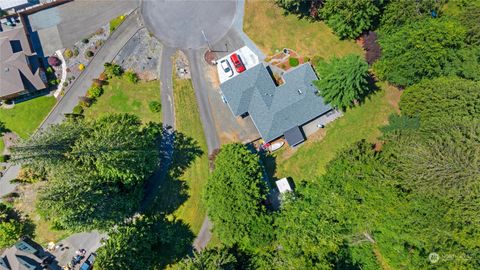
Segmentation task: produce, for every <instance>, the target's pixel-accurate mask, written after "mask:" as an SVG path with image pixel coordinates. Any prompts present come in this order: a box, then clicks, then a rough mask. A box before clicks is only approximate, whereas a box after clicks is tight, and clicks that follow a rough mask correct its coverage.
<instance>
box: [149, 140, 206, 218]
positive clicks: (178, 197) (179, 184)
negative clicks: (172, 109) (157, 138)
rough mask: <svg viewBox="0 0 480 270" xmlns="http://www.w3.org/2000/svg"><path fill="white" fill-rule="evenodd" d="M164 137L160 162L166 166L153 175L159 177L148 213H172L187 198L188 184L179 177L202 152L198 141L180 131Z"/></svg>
mask: <svg viewBox="0 0 480 270" xmlns="http://www.w3.org/2000/svg"><path fill="white" fill-rule="evenodd" d="M165 136H167V137H165ZM164 138H166V139H164V141H166V142H167V143H166V145H165V146H164V147H163V149H164V151H163V155H162V156H163V157H162V161H161V163H162V167H163V166H166V167H163V168H160V172H159V173H158V174H157V173H156V174H155V175H154V177H161V178H160V179H156V180H155V181H158V183H159V186H158V187H157V192H156V194H155V196H153V197H152V198H151V204H150V206H149V207H148V208H147V209H146V212H147V213H150V214H153V213H158V214H163V215H168V214H172V213H173V212H175V210H176V209H178V207H180V206H181V205H182V204H183V203H184V202H185V201H186V200H188V198H189V195H188V185H187V184H186V182H185V181H183V180H181V179H180V177H181V176H182V175H183V173H184V172H185V170H186V169H188V168H189V167H190V166H191V165H192V164H193V162H194V161H195V159H197V158H198V157H200V156H201V155H202V154H203V151H202V149H201V148H200V146H199V144H198V142H197V141H196V140H195V139H193V138H191V137H188V136H186V135H185V134H183V133H181V132H178V131H174V132H171V133H168V134H165V135H164Z"/></svg>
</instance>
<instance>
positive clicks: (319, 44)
mask: <svg viewBox="0 0 480 270" xmlns="http://www.w3.org/2000/svg"><path fill="white" fill-rule="evenodd" d="M244 30H245V33H247V35H248V36H249V37H250V38H251V39H252V40H253V41H254V42H255V44H257V46H259V47H260V49H261V50H262V51H263V52H264V53H266V54H267V55H273V54H274V53H276V52H277V51H280V50H281V49H283V48H285V47H287V48H290V49H292V50H295V51H297V52H298V53H300V55H302V56H309V57H312V56H315V55H318V56H321V57H323V58H324V59H328V58H330V57H332V56H337V57H341V56H344V55H346V54H350V53H355V54H359V55H361V54H363V50H362V49H361V48H360V46H358V45H357V44H356V43H355V42H354V41H348V40H340V39H339V38H338V37H337V36H336V35H335V34H334V33H333V32H332V30H331V29H330V28H329V27H328V26H327V25H326V24H325V23H323V22H310V21H308V20H305V19H299V18H298V17H297V16H295V15H284V10H283V9H282V8H280V7H278V6H277V5H275V3H274V2H273V1H272V0H265V1H257V0H247V1H246V6H245V21H244Z"/></svg>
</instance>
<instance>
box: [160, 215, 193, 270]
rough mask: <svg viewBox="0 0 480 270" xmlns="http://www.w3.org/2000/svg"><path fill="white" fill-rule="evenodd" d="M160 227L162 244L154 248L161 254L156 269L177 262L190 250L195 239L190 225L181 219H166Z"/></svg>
mask: <svg viewBox="0 0 480 270" xmlns="http://www.w3.org/2000/svg"><path fill="white" fill-rule="evenodd" d="M163 226H164V228H162V234H163V238H164V239H166V240H167V241H165V243H164V244H162V245H161V246H159V247H158V249H156V250H157V251H158V253H156V254H161V256H157V258H158V261H159V262H158V266H159V268H158V269H165V268H166V267H167V266H168V265H171V264H173V263H175V262H178V261H180V260H182V259H183V258H185V256H187V255H189V254H190V253H191V251H192V242H193V240H194V239H195V235H194V234H193V232H192V230H191V229H190V226H189V225H188V224H186V223H185V222H183V221H181V220H173V221H166V222H165V223H164V224H163Z"/></svg>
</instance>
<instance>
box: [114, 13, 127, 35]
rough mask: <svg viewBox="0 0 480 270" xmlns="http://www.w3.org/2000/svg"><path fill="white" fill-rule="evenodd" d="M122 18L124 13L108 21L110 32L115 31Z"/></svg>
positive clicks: (123, 18)
mask: <svg viewBox="0 0 480 270" xmlns="http://www.w3.org/2000/svg"><path fill="white" fill-rule="evenodd" d="M124 20H125V15H120V16H118V17H116V18H115V19H113V20H111V21H110V32H113V31H115V30H116V29H117V28H118V27H119V26H120V24H122V22H123V21H124Z"/></svg>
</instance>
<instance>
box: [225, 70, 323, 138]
mask: <svg viewBox="0 0 480 270" xmlns="http://www.w3.org/2000/svg"><path fill="white" fill-rule="evenodd" d="M283 79H284V81H285V83H284V84H283V85H280V86H278V87H277V86H276V85H275V83H274V81H273V78H272V76H271V75H270V73H269V69H268V67H265V66H264V65H263V64H259V65H257V66H255V67H253V68H251V69H249V70H247V71H245V72H244V73H242V74H240V75H239V76H236V77H234V78H232V79H230V80H228V81H226V82H224V83H223V84H221V85H220V88H221V90H222V92H223V95H224V96H225V98H226V100H227V102H228V106H229V107H230V109H231V110H232V112H233V114H234V115H235V116H239V115H242V114H243V113H246V112H248V113H249V114H250V116H251V117H252V120H253V122H254V123H255V126H256V127H257V129H258V131H259V132H260V135H261V136H262V138H263V139H264V140H266V141H271V140H273V139H276V138H278V137H280V136H282V135H283V134H284V133H285V132H286V131H287V130H290V129H291V128H293V127H296V126H301V125H303V124H305V123H307V122H309V121H310V120H313V119H314V118H316V117H318V116H320V115H322V114H324V113H326V112H328V111H330V110H331V109H332V108H331V107H330V105H328V104H326V103H325V102H324V100H323V98H322V97H321V96H319V95H318V94H317V93H318V91H317V89H316V87H315V86H314V85H313V81H314V80H317V76H316V75H315V72H314V71H313V68H312V66H311V65H310V64H308V63H306V64H303V65H300V66H298V67H297V68H294V69H292V70H290V71H288V72H286V73H285V74H284V76H283Z"/></svg>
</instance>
